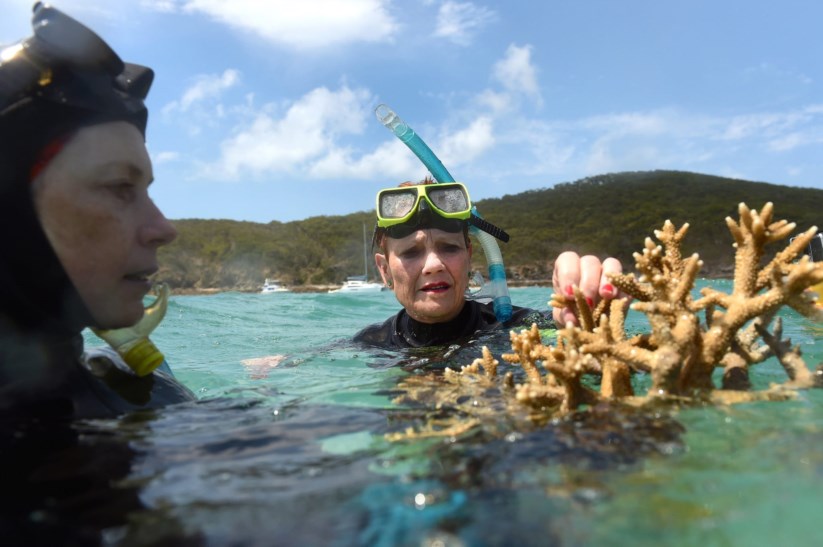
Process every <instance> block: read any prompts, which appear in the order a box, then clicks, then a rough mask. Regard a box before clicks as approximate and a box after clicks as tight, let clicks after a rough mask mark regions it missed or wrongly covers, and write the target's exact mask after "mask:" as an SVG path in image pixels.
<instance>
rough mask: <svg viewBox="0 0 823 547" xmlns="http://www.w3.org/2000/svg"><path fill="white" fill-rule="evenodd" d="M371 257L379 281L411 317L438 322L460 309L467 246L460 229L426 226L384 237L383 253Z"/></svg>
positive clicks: (465, 279) (466, 273)
mask: <svg viewBox="0 0 823 547" xmlns="http://www.w3.org/2000/svg"><path fill="white" fill-rule="evenodd" d="M374 258H375V261H376V263H377V267H378V269H379V270H380V275H381V276H382V277H383V282H384V283H386V284H387V285H390V286H392V287H393V289H394V294H395V296H396V297H397V300H398V301H399V302H400V303H401V304H402V305H403V307H404V308H405V309H406V312H407V313H408V314H409V315H410V316H411V317H412V318H413V319H416V320H417V321H420V322H422V323H442V322H443V321H448V320H449V319H453V318H454V317H456V316H457V314H459V313H460V310H462V309H463V304H464V302H465V292H466V287H467V286H468V283H469V269H470V268H471V247H466V240H465V237H464V236H463V234H462V233H460V232H458V233H450V232H444V231H443V230H437V229H428V230H418V231H416V232H415V233H413V234H411V235H409V236H406V237H404V238H402V239H392V238H386V254H385V255H384V254H381V253H377V254H376V255H375V257H374Z"/></svg>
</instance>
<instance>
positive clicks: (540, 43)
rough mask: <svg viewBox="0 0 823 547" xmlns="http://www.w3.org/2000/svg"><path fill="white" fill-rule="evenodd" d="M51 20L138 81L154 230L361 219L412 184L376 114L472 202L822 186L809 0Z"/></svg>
mask: <svg viewBox="0 0 823 547" xmlns="http://www.w3.org/2000/svg"><path fill="white" fill-rule="evenodd" d="M32 3H33V2H31V1H28V0H25V1H24V0H0V13H2V14H3V16H2V18H0V43H2V44H9V43H12V42H15V41H17V40H19V39H21V38H23V37H25V36H28V35H30V32H31V31H30V28H31V27H30V10H31V5H32ZM53 4H54V5H55V6H56V7H58V8H60V9H62V10H63V11H65V12H66V13H68V14H69V15H72V16H73V17H75V18H77V19H79V20H80V21H82V22H83V23H85V24H86V25H88V26H90V27H91V28H93V29H94V30H95V31H96V32H97V33H98V34H100V35H101V36H102V37H103V38H104V39H105V40H106V41H107V42H109V44H110V45H111V46H112V47H113V48H114V49H115V50H116V51H117V52H118V53H119V54H120V56H121V57H122V58H123V59H124V60H126V61H130V62H135V63H140V64H145V65H148V66H151V67H152V68H154V69H155V72H156V78H155V84H154V86H153V87H152V91H151V93H150V95H149V107H150V117H149V130H148V139H147V140H148V142H147V145H148V148H149V151H150V153H151V156H152V158H153V160H154V165H155V178H156V182H155V185H154V188H153V195H154V197H155V200H156V201H157V203H158V204H159V205H160V207H161V208H162V209H163V210H164V212H166V214H167V216H169V217H170V218H173V219H180V218H230V219H237V220H250V221H255V222H269V221H271V220H279V221H288V220H296V219H303V218H307V217H310V216H316V215H335V214H347V213H351V212H355V211H363V210H368V209H371V208H372V207H373V204H374V194H375V193H376V191H377V190H379V189H380V188H383V187H387V186H394V185H396V184H397V183H399V182H401V181H404V180H416V179H420V178H422V177H423V176H424V175H425V174H426V171H425V168H424V167H423V166H422V164H420V162H419V161H418V160H417V158H416V157H415V156H414V155H413V154H412V153H411V152H410V151H409V150H408V149H407V148H406V147H405V146H404V145H403V144H402V143H400V141H399V140H398V139H396V138H395V137H394V136H393V135H392V134H391V133H390V132H389V131H388V130H387V129H386V128H384V127H383V126H382V125H381V124H380V123H379V122H378V121H377V119H376V117H375V116H374V113H373V111H374V108H375V106H377V105H378V104H380V103H385V104H387V105H389V106H390V107H391V108H392V109H393V110H394V111H396V112H397V113H398V114H399V115H400V117H401V118H403V119H404V120H405V121H406V122H407V123H408V124H409V125H410V126H411V127H412V128H413V129H414V130H415V131H416V132H417V133H418V134H419V135H420V136H421V137H422V138H423V139H424V140H425V141H426V142H427V143H428V144H429V146H430V147H431V148H432V150H433V151H434V152H435V153H436V154H437V155H438V156H439V157H440V159H441V160H442V161H443V163H444V164H445V165H446V167H447V168H448V169H449V171H450V172H451V173H452V175H454V177H455V178H456V179H457V180H459V181H462V182H465V183H466V184H467V185H468V187H469V190H470V192H471V194H472V197H473V198H475V199H480V198H487V197H499V196H503V195H505V194H512V193H519V192H522V191H525V190H529V189H535V188H547V187H551V186H553V185H555V184H557V183H561V182H570V181H574V180H577V179H580V178H583V177H586V176H592V175H598V174H602V173H608V172H616V171H627V170H650V169H678V170H688V171H695V172H700V173H709V174H714V175H721V176H731V177H737V178H745V179H749V180H757V181H765V182H772V183H777V184H785V185H789V186H805V187H816V188H823V62H822V61H821V58H823V39H821V37H820V36H821V33H820V22H821V21H823V2H818V1H816V0H804V1H801V0H783V1H781V2H774V1H764V0H689V1H685V0H683V1H680V2H675V1H659V0H621V1H610V0H576V1H559V0H545V1H542V2H537V1H523V0H508V1H505V2H504V1H482V2H481V1H477V2H463V1H451V0H446V1H443V0H394V1H389V0H269V1H264V0H257V1H255V0H134V1H126V0H122V1H121V0H65V1H62V2H61V1H57V0H56V1H55V2H53ZM558 206H561V204H558ZM562 206H574V204H562ZM778 207H779V204H778ZM481 212H482V211H481ZM546 214H551V211H546Z"/></svg>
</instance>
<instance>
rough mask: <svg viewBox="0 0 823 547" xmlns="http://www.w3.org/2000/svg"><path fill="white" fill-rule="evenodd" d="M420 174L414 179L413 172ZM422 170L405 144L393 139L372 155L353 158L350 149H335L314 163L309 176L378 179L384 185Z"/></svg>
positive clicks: (395, 182)
mask: <svg viewBox="0 0 823 547" xmlns="http://www.w3.org/2000/svg"><path fill="white" fill-rule="evenodd" d="M418 172H419V173H420V176H417V177H415V176H414V173H418ZM424 172H425V168H424V167H423V166H422V165H421V163H420V161H419V160H418V159H417V158H416V157H415V156H414V154H413V153H412V152H411V150H409V149H408V148H407V147H406V145H405V144H403V143H402V142H400V141H399V140H397V139H392V140H390V141H386V142H384V143H382V144H380V145H379V146H378V147H377V149H375V151H374V152H371V153H369V154H365V155H362V156H360V157H359V158H358V159H354V157H353V154H352V153H351V151H349V150H344V149H342V148H337V149H333V150H331V151H330V152H329V153H328V154H327V155H326V156H324V157H322V158H320V159H319V160H317V161H316V162H314V163H313V164H312V165H311V167H310V169H309V175H310V176H312V177H315V178H318V179H332V180H335V179H337V180H339V179H366V180H368V179H381V180H382V181H384V183H385V186H393V185H395V184H398V183H400V182H402V181H404V180H408V179H409V178H412V179H414V180H417V179H420V178H422V177H423V174H424Z"/></svg>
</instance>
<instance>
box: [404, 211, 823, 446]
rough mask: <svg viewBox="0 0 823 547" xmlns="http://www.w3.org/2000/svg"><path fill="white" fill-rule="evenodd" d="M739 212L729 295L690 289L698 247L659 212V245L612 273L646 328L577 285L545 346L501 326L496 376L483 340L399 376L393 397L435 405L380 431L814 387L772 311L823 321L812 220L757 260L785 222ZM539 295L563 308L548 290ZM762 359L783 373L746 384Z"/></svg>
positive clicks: (453, 428) (430, 431) (496, 422)
mask: <svg viewBox="0 0 823 547" xmlns="http://www.w3.org/2000/svg"><path fill="white" fill-rule="evenodd" d="M738 210H739V219H738V220H737V221H735V220H733V219H732V218H730V217H727V218H726V224H727V226H728V228H729V231H730V232H731V234H732V237H733V238H734V245H733V246H734V248H735V262H734V263H735V267H734V279H733V286H732V290H731V292H730V293H725V292H722V291H719V290H717V289H715V288H711V287H707V288H704V289H701V291H700V295H701V296H700V297H699V298H695V297H694V296H693V294H692V293H693V289H694V287H695V280H696V279H697V276H698V273H699V272H700V268H701V266H702V262H701V260H700V257H699V256H698V255H697V254H693V255H692V256H690V257H688V258H683V256H682V253H681V242H682V240H683V238H684V237H685V235H686V232H687V231H688V224H684V225H683V226H682V227H681V228H679V229H676V228H675V226H674V225H673V224H672V223H671V222H670V221H668V220H667V221H666V222H665V223H664V225H663V227H662V229H660V230H656V231H655V234H654V235H655V237H656V238H657V240H658V241H659V242H660V244H656V243H654V242H653V241H652V239H651V238H646V241H645V245H644V248H643V250H642V252H640V253H635V254H634V258H635V268H636V271H637V273H636V274H635V273H628V274H618V275H612V276H611V282H612V283H613V284H614V285H615V286H617V287H618V288H620V289H621V290H622V291H623V292H624V293H625V294H628V295H630V297H631V298H632V302H631V304H630V308H631V309H633V310H635V311H637V312H640V313H642V314H644V315H645V317H646V319H647V321H648V325H649V331H648V332H642V333H639V334H633V335H631V336H629V335H628V334H627V332H626V329H625V320H626V309H627V304H628V300H626V299H616V300H611V301H606V300H604V301H601V302H600V304H598V306H597V307H596V308H595V309H592V308H591V307H590V306H589V305H588V304H587V302H586V299H585V298H584V297H583V295H582V294H581V293H580V291H579V290H576V291H575V305H576V309H577V316H578V319H579V323H580V324H579V326H574V325H572V324H568V325H566V326H565V327H563V328H561V329H560V330H558V331H557V335H556V339H555V341H554V342H555V343H554V345H551V344H550V343H549V341H548V340H544V338H543V336H542V335H541V332H540V331H539V330H538V328H537V326H534V325H533V326H532V328H531V329H529V330H523V331H521V332H520V333H515V332H511V333H510V337H511V346H512V352H511V353H504V354H502V355H501V359H502V360H503V361H504V362H506V363H508V364H510V365H514V367H512V366H509V367H508V370H507V371H506V372H505V373H503V374H499V372H498V369H499V368H500V365H501V364H500V362H499V361H498V360H497V359H496V358H495V357H494V356H493V355H492V353H491V352H490V351H489V349H488V348H487V347H483V350H482V353H483V354H482V357H480V358H478V359H475V361H474V362H473V363H472V364H470V365H468V366H464V367H462V369H461V370H460V371H455V370H451V369H446V370H445V372H444V373H442V374H440V373H428V374H418V375H413V376H410V377H408V378H406V379H405V380H404V381H403V382H401V383H400V385H399V386H398V388H399V390H400V392H401V395H400V396H399V397H397V398H396V399H395V402H397V403H399V404H414V403H422V404H424V405H427V406H429V407H430V408H432V407H433V408H434V409H435V410H434V411H433V412H431V413H430V414H429V417H428V419H427V420H426V422H425V423H424V424H421V425H420V426H417V427H407V428H406V429H405V430H404V431H401V432H396V433H392V434H389V435H388V438H390V439H393V440H401V439H407V438H419V437H428V436H435V437H455V436H460V435H465V434H467V433H468V432H470V431H473V430H476V429H477V428H481V429H483V430H484V431H485V432H487V433H492V434H494V432H495V431H497V432H498V433H500V432H503V433H505V431H506V430H510V429H511V427H514V428H520V427H533V426H535V425H540V424H545V423H547V422H549V421H550V420H556V419H557V418H558V417H560V416H563V415H567V414H569V413H571V412H574V411H577V410H579V409H581V408H596V407H598V406H602V405H603V404H607V405H609V406H610V407H612V408H618V407H620V406H624V407H625V406H626V405H629V406H632V407H638V406H639V407H645V408H659V406H660V405H661V404H663V405H665V404H671V403H674V404H696V403H697V404H730V403H736V402H745V401H755V400H785V399H788V398H791V397H793V395H794V394H795V392H796V390H798V389H807V388H813V387H818V388H819V387H823V363H821V364H819V365H817V367H816V369H814V370H812V369H810V368H809V366H808V365H807V364H806V363H805V361H804V360H803V358H802V354H801V351H800V348H799V347H798V346H792V344H791V341H790V340H788V339H784V338H783V329H782V322H781V319H780V318H779V317H776V315H777V312H778V311H779V310H780V309H781V308H783V307H784V306H786V307H789V308H792V309H793V310H795V311H797V312H798V313H800V314H801V315H803V316H805V317H809V318H812V319H814V320H817V321H820V320H823V308H821V307H820V306H819V305H818V302H817V301H816V295H815V292H814V291H812V290H810V288H812V287H814V286H815V285H819V284H820V283H821V282H823V262H817V263H815V262H812V261H811V260H810V259H809V257H808V256H805V255H804V254H803V252H804V249H805V248H806V247H807V246H808V244H809V241H811V239H812V238H813V237H814V236H815V234H816V233H817V228H816V227H812V228H809V229H808V230H806V231H805V232H803V233H801V234H800V235H798V236H796V237H794V238H792V240H791V241H790V242H789V243H788V245H786V246H785V247H784V248H783V249H782V250H780V251H778V252H777V253H775V254H774V255H773V256H772V258H771V259H770V260H768V261H767V260H766V256H767V255H766V247H767V246H768V245H771V244H774V243H777V242H780V241H782V240H785V239H787V238H788V237H789V236H790V234H791V233H792V232H793V231H794V230H795V227H796V225H795V224H794V223H791V222H788V221H786V220H779V221H774V220H773V218H772V217H773V210H774V207H773V205H772V204H771V203H767V204H766V205H765V206H764V207H763V208H762V210H761V211H760V212H758V211H757V210H754V209H750V208H749V207H747V206H746V205H745V204H744V203H741V204H740V205H739V207H738ZM550 303H551V304H552V305H554V306H563V305H566V304H565V302H562V303H561V300H560V298H557V297H553V300H552V302H550ZM701 314H702V315H703V318H702V320H701ZM772 324H773V326H772V327H771V330H769V329H770V325H772ZM770 357H775V358H776V359H777V360H778V361H779V362H780V364H781V365H782V367H783V369H784V370H785V373H786V380H785V381H784V382H782V383H779V384H771V385H770V386H769V387H768V388H766V389H761V390H754V389H753V388H752V383H751V381H750V368H751V367H752V366H753V365H755V364H757V363H761V362H763V361H764V360H766V359H768V358H770ZM541 369H542V371H541ZM718 371H720V372H718ZM636 375H645V376H646V377H647V378H648V380H647V381H645V382H640V384H641V385H644V388H643V389H644V390H645V393H642V394H638V393H636V392H635V391H636V386H637V385H638V382H633V381H632V378H633V376H636ZM718 383H719V384H720V385H719V386H718V385H716V384H718Z"/></svg>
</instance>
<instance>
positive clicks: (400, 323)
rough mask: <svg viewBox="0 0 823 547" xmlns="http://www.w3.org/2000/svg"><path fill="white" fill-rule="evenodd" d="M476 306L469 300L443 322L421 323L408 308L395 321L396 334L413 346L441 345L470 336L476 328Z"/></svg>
mask: <svg viewBox="0 0 823 547" xmlns="http://www.w3.org/2000/svg"><path fill="white" fill-rule="evenodd" d="M474 315H475V310H474V306H473V305H471V304H470V303H469V302H465V303H464V304H463V309H462V310H460V313H459V314H457V317H455V318H454V319H451V320H449V321H445V322H443V323H421V322H420V321H416V320H414V319H412V318H411V317H410V316H409V314H408V313H406V310H401V312H400V313H399V314H398V318H397V321H396V323H395V326H396V330H395V334H396V335H397V336H400V337H401V338H403V339H404V340H405V341H406V342H407V343H408V344H409V345H410V346H412V347H422V346H440V345H445V344H450V343H453V342H454V341H455V340H457V339H460V338H463V337H466V336H469V335H470V334H472V333H473V332H474V331H475V330H476V325H475V323H476V321H474V317H473V316H474Z"/></svg>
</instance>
